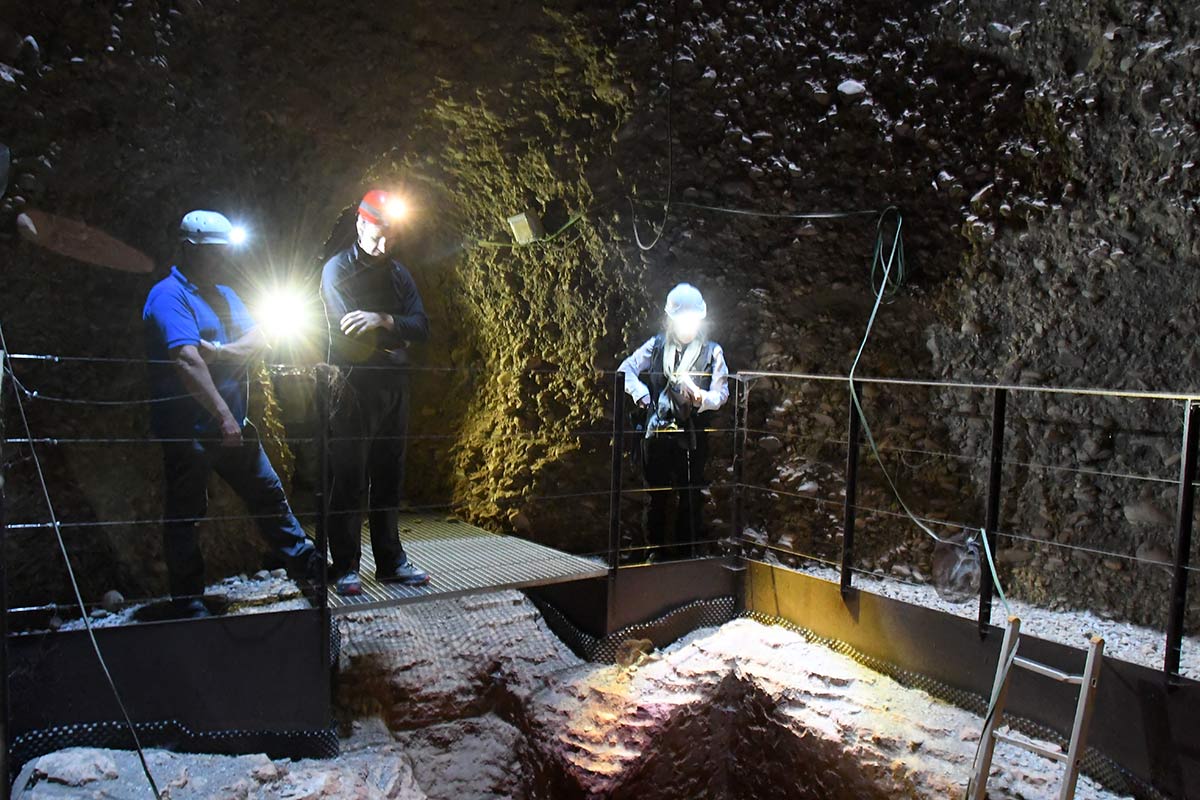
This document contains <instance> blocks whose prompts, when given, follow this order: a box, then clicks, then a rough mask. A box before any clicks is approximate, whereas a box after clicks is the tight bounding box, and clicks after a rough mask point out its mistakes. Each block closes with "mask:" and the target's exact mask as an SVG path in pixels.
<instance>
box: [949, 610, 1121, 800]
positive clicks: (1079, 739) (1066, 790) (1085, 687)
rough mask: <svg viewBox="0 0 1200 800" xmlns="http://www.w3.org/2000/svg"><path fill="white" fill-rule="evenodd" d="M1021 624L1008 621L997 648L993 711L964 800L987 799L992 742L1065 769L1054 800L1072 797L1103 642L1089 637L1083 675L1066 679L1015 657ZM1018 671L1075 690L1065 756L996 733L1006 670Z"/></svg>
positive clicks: (992, 750)
mask: <svg viewBox="0 0 1200 800" xmlns="http://www.w3.org/2000/svg"><path fill="white" fill-rule="evenodd" d="M1020 635H1021V620H1019V619H1017V618H1016V617H1009V618H1008V628H1007V630H1005V631H1004V643H1003V644H1002V645H1001V646H1000V662H999V663H998V664H997V665H996V681H995V683H994V684H993V685H992V697H993V698H995V700H994V701H993V707H992V709H991V713H990V714H989V716H988V717H987V719H985V720H984V723H983V734H982V738H981V742H980V748H979V752H978V753H977V755H976V759H975V765H974V770H973V775H972V777H971V783H970V785H969V786H968V787H967V797H968V800H984V799H985V798H986V797H987V779H988V773H989V772H990V771H991V768H992V754H993V753H994V752H995V750H996V742H998V741H999V742H1007V743H1008V744H1011V745H1016V746H1017V747H1021V748H1024V749H1026V750H1029V751H1031V752H1034V753H1037V754H1038V755H1040V756H1044V757H1046V758H1049V759H1053V760H1054V761H1061V762H1063V763H1064V764H1065V765H1066V768H1067V773H1066V775H1065V776H1063V783H1062V788H1061V789H1060V790H1059V793H1058V800H1072V798H1074V797H1075V784H1076V783H1077V782H1078V781H1079V767H1080V764H1081V763H1082V760H1083V748H1084V747H1085V743H1086V741H1087V729H1088V723H1089V722H1090V721H1091V718H1092V704H1093V701H1094V700H1095V698H1096V684H1097V683H1099V680H1100V664H1101V661H1102V660H1103V657H1104V640H1103V639H1101V638H1100V637H1098V636H1093V637H1092V640H1091V642H1090V643H1089V644H1088V652H1087V662H1086V663H1085V664H1084V667H1083V673H1082V674H1080V675H1070V674H1068V673H1066V672H1063V671H1061V670H1057V669H1054V668H1053V667H1049V666H1047V665H1045V664H1041V663H1039V662H1037V661H1031V660H1030V659H1028V658H1022V657H1020V656H1018V655H1017V644H1018V643H1019V641H1020ZM1010 666H1013V667H1020V668H1021V669H1027V670H1029V671H1030V672H1036V673H1037V674H1038V675H1042V676H1044V677H1047V678H1050V679H1052V680H1056V681H1059V682H1061V683H1068V684H1072V685H1075V686H1079V687H1080V688H1079V702H1078V703H1077V704H1076V706H1075V724H1074V726H1073V727H1072V728H1071V741H1070V745H1069V746H1068V748H1067V752H1065V753H1063V752H1061V751H1058V750H1051V749H1050V748H1048V747H1043V746H1042V745H1040V744H1036V743H1034V742H1027V741H1024V740H1023V739H1016V738H1013V737H1012V736H1006V735H1005V734H1003V733H996V728H998V727H1000V719H1001V717H1002V716H1003V715H1004V701H1005V698H1006V696H1007V695H1008V682H1009V672H1010V670H1009V667H1010Z"/></svg>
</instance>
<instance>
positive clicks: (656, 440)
mask: <svg viewBox="0 0 1200 800" xmlns="http://www.w3.org/2000/svg"><path fill="white" fill-rule="evenodd" d="M686 436H687V434H684V433H667V434H659V435H657V436H651V437H650V438H649V439H646V440H645V446H644V449H643V451H642V454H643V457H642V469H643V472H644V475H645V480H646V488H648V489H676V490H677V491H674V492H671V491H652V492H650V507H649V508H648V509H647V511H646V544H647V545H650V546H651V547H655V548H658V552H659V553H660V554H661V555H662V556H664V557H667V558H687V557H690V556H691V555H693V553H692V542H695V541H697V540H698V539H700V538H701V536H700V533H701V530H702V529H703V527H704V520H703V511H704V495H702V494H701V493H700V492H701V489H702V487H703V486H704V465H705V462H706V461H707V460H708V438H707V436H705V434H704V433H697V434H696V446H695V448H694V449H690V450H689V449H687V448H686V447H685V446H684V441H685V437H686ZM672 495H674V496H676V498H677V499H678V503H677V507H676V510H675V526H674V535H673V536H672V537H670V538H668V534H667V516H668V514H669V512H670V505H671V497H672ZM666 545H673V546H666ZM650 552H655V551H653V550H652V551H650Z"/></svg>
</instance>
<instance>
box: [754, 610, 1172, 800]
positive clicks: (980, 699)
mask: <svg viewBox="0 0 1200 800" xmlns="http://www.w3.org/2000/svg"><path fill="white" fill-rule="evenodd" d="M742 616H744V617H746V618H748V619H752V620H754V621H755V622H760V623H762V624H764V625H778V626H780V627H784V628H787V629H788V630H791V631H794V632H796V633H798V634H800V635H801V636H803V637H804V638H805V640H807V641H808V642H811V643H813V644H820V645H824V646H825V647H828V648H829V649H830V650H833V651H834V652H835V653H838V654H840V655H843V656H846V657H847V658H851V659H853V660H854V661H856V662H858V663H859V664H862V665H863V666H864V667H866V668H868V669H870V670H873V671H875V672H879V673H881V674H883V675H887V676H888V677H889V678H891V679H892V680H894V681H896V683H898V684H900V685H901V686H905V687H907V688H910V689H920V690H921V691H923V692H925V693H926V694H929V695H932V696H933V697H936V698H938V699H939V700H942V701H944V702H946V703H950V704H951V705H954V706H958V707H959V708H962V709H966V710H967V711H970V712H972V713H974V714H977V715H979V716H981V717H982V716H984V715H986V714H987V709H988V700H987V698H986V697H984V696H983V695H979V694H975V693H974V692H968V691H966V690H963V689H958V688H955V687H953V686H949V685H947V684H944V683H942V682H941V681H938V680H935V679H933V678H930V677H929V676H927V675H922V674H920V673H918V672H912V671H910V670H906V669H903V668H901V667H899V666H896V665H895V664H892V663H891V662H889V661H884V660H883V659H879V658H875V657H874V656H870V655H867V654H866V653H863V652H862V651H860V650H857V649H856V648H854V647H852V646H851V645H849V644H847V643H846V642H843V641H841V640H838V639H832V638H829V637H826V636H818V635H817V634H815V633H813V632H812V631H810V630H809V629H807V628H804V627H802V626H800V625H797V624H795V623H794V622H791V621H789V620H786V619H783V618H782V617H774V616H771V615H769V614H763V613H760V612H758V611H747V612H744V613H743V615H742ZM1003 721H1004V724H1006V725H1008V726H1009V727H1010V728H1012V729H1013V730H1016V731H1019V732H1021V733H1023V734H1024V735H1026V736H1029V737H1032V738H1034V739H1041V740H1042V741H1047V742H1054V743H1055V744H1058V745H1059V746H1061V747H1062V748H1063V750H1064V751H1065V750H1066V747H1067V744H1068V740H1067V738H1066V737H1065V736H1063V735H1062V734H1060V733H1059V732H1058V731H1056V730H1054V729H1053V728H1049V727H1046V726H1045V725H1041V724H1039V723H1037V722H1033V721H1032V720H1029V719H1026V718H1024V717H1019V716H1016V715H1014V714H1010V713H1008V712H1005V713H1004V716H1003ZM1081 771H1082V772H1083V773H1084V774H1085V775H1087V776H1088V777H1089V778H1091V779H1092V780H1094V781H1096V782H1097V783H1099V784H1100V785H1102V786H1104V787H1105V788H1107V789H1110V790H1112V791H1114V792H1118V793H1123V794H1128V795H1132V796H1133V797H1135V798H1138V800H1167V798H1166V796H1165V795H1163V794H1162V793H1161V792H1159V791H1158V790H1157V789H1155V788H1154V787H1152V786H1150V785H1149V784H1147V783H1146V782H1145V781H1143V780H1141V779H1140V778H1138V777H1137V776H1135V775H1132V774H1130V773H1129V772H1128V771H1127V770H1125V769H1124V768H1123V767H1122V766H1121V765H1120V764H1118V763H1117V762H1115V761H1113V760H1112V759H1111V758H1109V757H1108V756H1106V755H1104V754H1103V753H1101V752H1100V751H1099V750H1096V749H1095V748H1093V747H1089V748H1087V750H1086V751H1085V753H1084V756H1083V759H1082V767H1081Z"/></svg>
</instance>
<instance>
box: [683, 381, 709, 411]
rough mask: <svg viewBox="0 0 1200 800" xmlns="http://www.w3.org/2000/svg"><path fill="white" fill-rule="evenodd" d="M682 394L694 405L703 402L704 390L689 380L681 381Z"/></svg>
mask: <svg viewBox="0 0 1200 800" xmlns="http://www.w3.org/2000/svg"><path fill="white" fill-rule="evenodd" d="M683 396H684V397H686V398H687V400H688V402H689V403H691V404H692V405H694V406H699V405H700V404H701V403H703V402H704V392H702V391H700V387H699V386H697V385H696V384H695V383H693V382H692V381H691V380H686V381H684V382H683Z"/></svg>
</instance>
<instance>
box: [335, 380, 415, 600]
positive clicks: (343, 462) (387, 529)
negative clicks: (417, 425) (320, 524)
mask: <svg viewBox="0 0 1200 800" xmlns="http://www.w3.org/2000/svg"><path fill="white" fill-rule="evenodd" d="M408 398H409V387H408V378H407V377H406V376H404V375H398V374H396V373H395V372H393V371H390V370H369V369H359V370H354V369H353V368H350V369H349V374H348V375H347V377H346V380H345V382H344V384H343V385H342V388H341V390H340V391H339V392H335V393H334V397H333V400H332V403H331V409H330V434H331V435H330V441H329V466H330V472H331V473H332V476H331V477H332V485H331V486H330V491H329V512H330V513H329V550H330V554H331V556H332V559H333V568H332V573H331V574H332V575H333V576H335V577H340V576H341V575H344V574H346V573H347V572H349V571H351V570H354V571H358V569H359V562H360V561H361V559H362V539H361V532H362V518H363V511H364V509H366V510H367V513H368V517H367V520H368V524H369V526H370V529H371V551H372V552H373V554H374V556H375V566H376V568H377V569H380V570H390V569H392V568H394V567H396V566H397V565H399V564H400V563H402V562H403V561H404V560H405V558H406V556H405V553H404V546H403V545H402V544H401V543H400V530H399V506H400V503H401V501H402V500H403V497H404V449H405V437H406V436H407V435H408Z"/></svg>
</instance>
